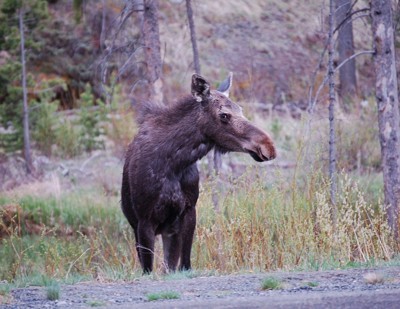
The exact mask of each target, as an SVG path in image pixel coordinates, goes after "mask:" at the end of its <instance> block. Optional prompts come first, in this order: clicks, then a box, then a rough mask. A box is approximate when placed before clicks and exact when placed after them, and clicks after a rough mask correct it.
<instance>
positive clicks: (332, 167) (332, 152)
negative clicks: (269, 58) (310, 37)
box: [328, 0, 337, 226]
mask: <svg viewBox="0 0 400 309" xmlns="http://www.w3.org/2000/svg"><path fill="white" fill-rule="evenodd" d="M333 28H334V0H330V1H329V30H328V31H329V33H328V84H329V180H330V196H331V216H332V222H333V225H334V226H336V217H337V209H336V191H337V184H336V182H337V180H336V139H335V80H334V74H335V71H334V68H333V56H334V51H335V50H334V40H333V30H334V29H333Z"/></svg>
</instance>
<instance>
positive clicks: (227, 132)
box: [121, 74, 276, 273]
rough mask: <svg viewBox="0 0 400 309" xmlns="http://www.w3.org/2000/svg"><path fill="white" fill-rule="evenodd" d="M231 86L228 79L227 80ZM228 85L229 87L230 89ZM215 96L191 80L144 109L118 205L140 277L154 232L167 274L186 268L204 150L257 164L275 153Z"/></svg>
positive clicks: (237, 111)
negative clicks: (167, 99) (163, 103)
mask: <svg viewBox="0 0 400 309" xmlns="http://www.w3.org/2000/svg"><path fill="white" fill-rule="evenodd" d="M230 83H231V80H230ZM230 83H228V86H229V87H230ZM220 90H221V92H220V91H210V85H209V84H208V82H207V81H206V80H205V79H204V78H203V77H201V76H199V75H196V74H194V75H193V77H192V96H188V97H186V98H184V99H182V100H180V101H179V102H177V103H176V104H175V105H174V106H171V107H155V106H154V107H153V106H151V105H148V106H147V107H146V108H145V111H144V113H143V114H142V115H141V117H140V120H139V123H140V129H139V132H138V134H137V136H136V137H135V139H134V140H133V141H132V143H131V144H130V146H129V149H128V151H127V155H126V161H125V165H124V170H123V178H122V189H121V204H122V210H123V212H124V214H125V216H126V218H127V219H128V221H129V223H130V225H131V226H132V228H133V230H134V233H135V238H136V247H137V252H138V256H139V260H140V262H141V265H142V268H143V271H144V272H146V273H147V272H151V271H152V267H153V256H154V254H153V250H154V239H155V235H157V234H161V235H162V240H163V251H164V260H165V264H166V266H167V268H168V269H169V270H175V269H176V266H177V264H178V260H179V259H180V269H190V267H191V264H190V253H191V247H192V241H193V234H194V230H195V225H196V211H195V205H196V202H197V198H198V196H199V173H198V170H197V166H196V162H197V160H199V159H201V158H202V157H203V156H205V155H206V154H207V153H208V152H209V151H210V150H211V149H213V148H216V149H217V150H219V151H221V152H229V151H237V152H247V153H249V154H250V155H251V156H252V157H253V158H254V159H255V160H256V161H259V162H261V161H267V160H271V159H274V158H275V156H276V152H275V148H274V145H273V142H272V140H271V139H270V137H269V136H268V135H267V134H266V133H265V132H263V131H262V130H261V129H259V128H257V127H255V126H254V125H252V124H251V123H250V122H249V121H248V120H247V119H246V118H245V117H244V116H243V115H242V111H241V108H240V107H239V106H238V105H236V104H235V103H233V102H231V101H230V100H229V99H228V98H227V97H226V96H225V95H224V94H223V93H228V92H229V88H227V89H220Z"/></svg>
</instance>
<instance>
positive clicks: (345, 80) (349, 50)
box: [336, 0, 357, 109]
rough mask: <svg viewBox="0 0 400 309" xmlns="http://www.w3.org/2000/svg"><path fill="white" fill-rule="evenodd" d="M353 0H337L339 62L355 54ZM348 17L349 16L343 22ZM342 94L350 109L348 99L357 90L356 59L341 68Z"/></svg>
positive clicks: (346, 107)
mask: <svg viewBox="0 0 400 309" xmlns="http://www.w3.org/2000/svg"><path fill="white" fill-rule="evenodd" d="M351 4H352V3H351V0H336V24H337V25H340V24H341V26H340V27H339V29H338V41H339V46H338V49H339V63H341V62H343V61H344V60H345V59H348V58H349V57H351V56H352V55H353V54H354V41H353V23H352V21H351V19H350V18H349V16H350V13H351V7H352V5H351ZM346 18H349V19H348V20H346V21H345V22H343V21H344V20H345V19H346ZM339 80H340V88H339V89H340V90H339V93H340V96H341V98H342V100H343V103H344V108H345V109H348V99H349V98H350V97H352V96H354V95H355V94H356V92H357V77H356V61H355V59H351V60H350V61H347V62H346V64H345V65H343V66H342V67H341V68H340V70H339Z"/></svg>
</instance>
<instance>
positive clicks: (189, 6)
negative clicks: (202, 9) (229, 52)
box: [186, 0, 201, 74]
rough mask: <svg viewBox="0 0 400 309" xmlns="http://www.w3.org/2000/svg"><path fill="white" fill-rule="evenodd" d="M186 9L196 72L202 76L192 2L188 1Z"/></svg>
mask: <svg viewBox="0 0 400 309" xmlns="http://www.w3.org/2000/svg"><path fill="white" fill-rule="evenodd" d="M186 9H187V16H188V21H189V29H190V40H191V41H192V48H193V63H194V71H195V72H196V73H197V74H201V73H200V61H199V51H198V49H197V39H196V29H195V27H194V20H193V10H192V1H191V0H186Z"/></svg>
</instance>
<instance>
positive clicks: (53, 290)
mask: <svg viewBox="0 0 400 309" xmlns="http://www.w3.org/2000/svg"><path fill="white" fill-rule="evenodd" d="M60 291H61V288H60V285H59V283H58V282H57V281H53V282H51V283H49V284H48V285H47V286H46V296H47V299H48V300H57V299H59V298H60Z"/></svg>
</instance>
